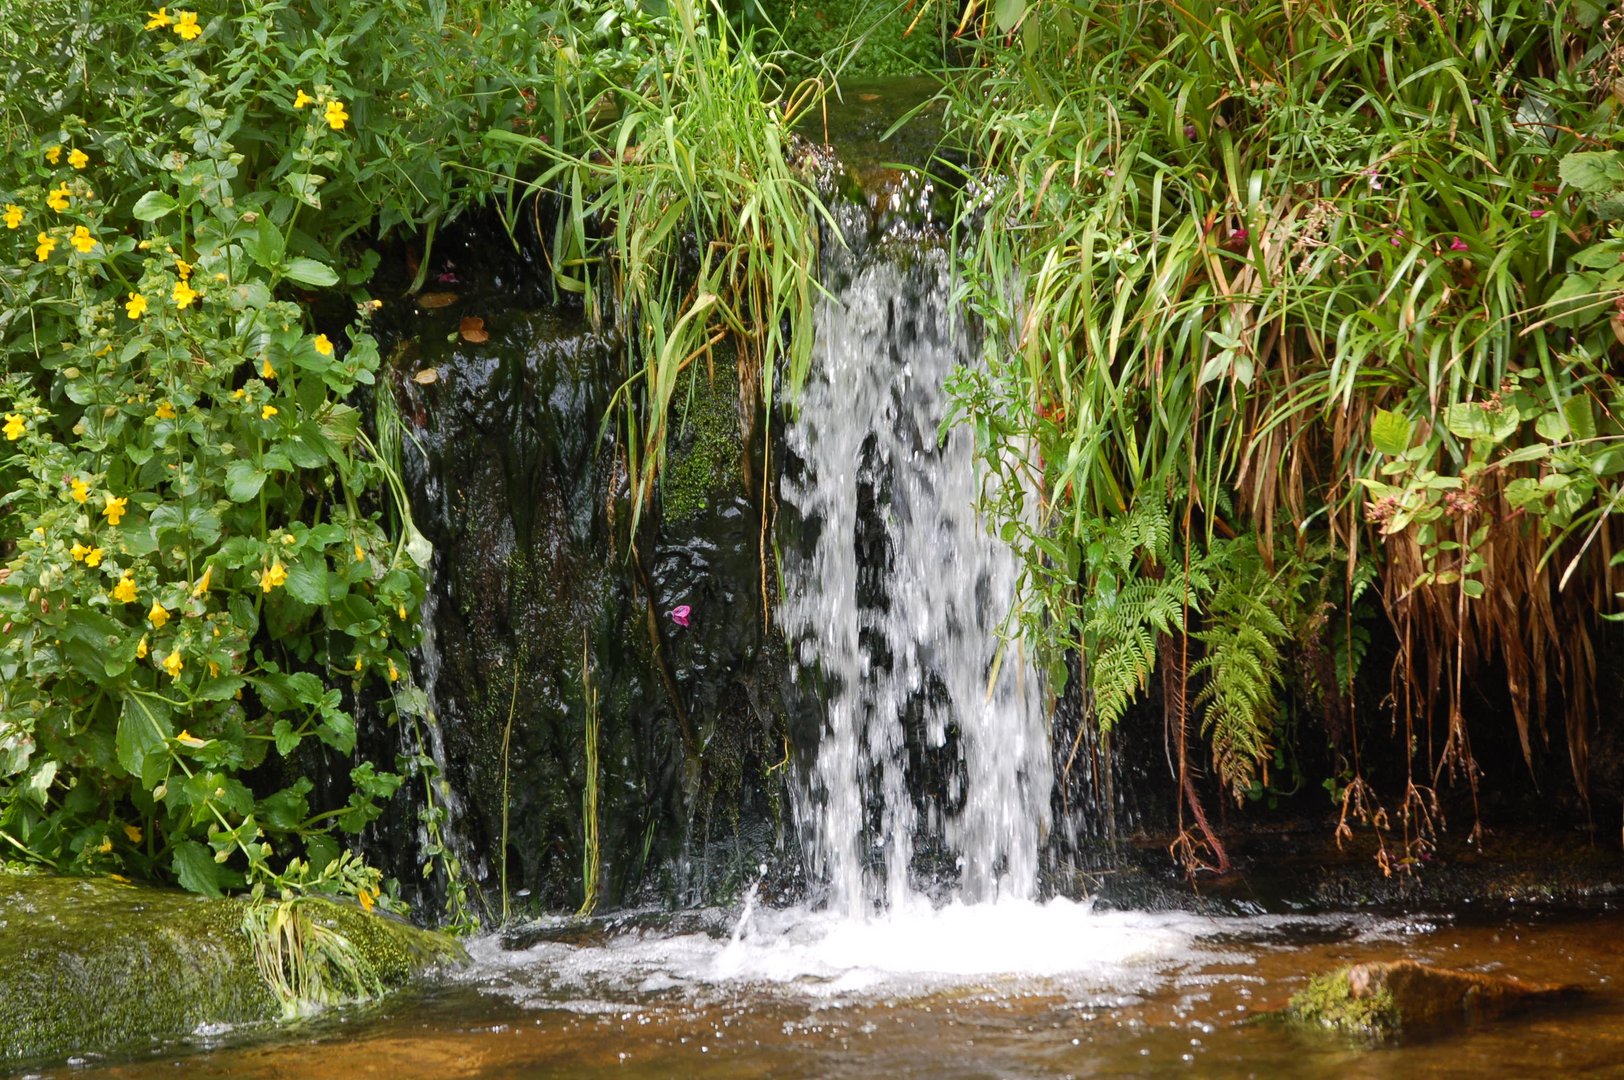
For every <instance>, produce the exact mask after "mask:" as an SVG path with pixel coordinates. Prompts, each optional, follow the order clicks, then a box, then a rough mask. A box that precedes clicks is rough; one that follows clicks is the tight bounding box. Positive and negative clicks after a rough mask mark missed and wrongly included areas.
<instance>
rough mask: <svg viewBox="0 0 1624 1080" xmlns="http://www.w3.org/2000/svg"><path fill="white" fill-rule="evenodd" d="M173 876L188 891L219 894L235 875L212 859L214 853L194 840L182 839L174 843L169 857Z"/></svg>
mask: <svg viewBox="0 0 1624 1080" xmlns="http://www.w3.org/2000/svg"><path fill="white" fill-rule="evenodd" d="M171 863H172V865H173V866H174V868H175V878H176V880H178V881H179V882H180V887H181V888H183V889H185V890H187V891H188V892H195V893H202V894H203V895H204V896H219V895H220V891H221V890H222V889H223V888H225V887H226V886H228V885H231V884H233V883H234V881H233V879H234V878H236V875H235V874H233V873H232V872H231V871H229V870H227V869H226V868H225V867H224V866H221V865H220V864H219V863H217V862H215V861H214V854H213V853H212V852H211V851H209V849H208V848H206V847H204V846H203V845H202V844H200V843H198V842H197V841H196V840H182V841H181V842H180V843H178V844H176V845H175V853H174V856H173V857H172V859H171Z"/></svg>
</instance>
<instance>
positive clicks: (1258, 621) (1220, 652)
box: [1190, 539, 1298, 799]
mask: <svg viewBox="0 0 1624 1080" xmlns="http://www.w3.org/2000/svg"><path fill="white" fill-rule="evenodd" d="M1205 562H1206V564H1207V566H1208V568H1209V569H1210V571H1211V572H1212V574H1213V575H1214V577H1215V579H1216V580H1217V583H1218V584H1217V588H1216V589H1215V590H1214V591H1213V595H1212V598H1211V600H1210V601H1209V603H1208V608H1207V613H1206V627H1205V629H1203V630H1202V631H1200V632H1199V633H1196V634H1193V635H1192V637H1194V638H1195V639H1197V640H1199V641H1200V642H1201V643H1202V646H1203V653H1204V655H1203V656H1202V657H1201V659H1200V660H1198V661H1197V662H1196V663H1195V664H1194V665H1193V666H1192V667H1191V669H1190V673H1191V675H1192V676H1199V677H1200V678H1201V679H1202V686H1201V690H1200V691H1199V692H1198V693H1197V694H1196V698H1195V707H1196V708H1197V709H1198V710H1200V711H1201V713H1202V721H1201V730H1202V733H1203V734H1204V735H1206V736H1207V738H1208V739H1209V740H1210V741H1211V743H1212V752H1213V759H1214V761H1215V762H1216V764H1217V767H1218V775H1219V777H1220V779H1222V780H1223V781H1224V782H1225V783H1226V784H1228V785H1229V787H1230V789H1231V790H1232V791H1233V792H1234V793H1235V797H1236V798H1237V799H1239V798H1240V797H1241V796H1242V795H1243V794H1244V792H1245V791H1246V789H1247V788H1248V787H1250V786H1251V785H1252V781H1253V779H1254V777H1255V776H1256V773H1257V764H1258V762H1259V761H1261V760H1263V759H1264V758H1265V757H1267V755H1268V754H1269V751H1270V741H1269V739H1270V736H1271V735H1272V734H1273V731H1274V722H1275V717H1276V716H1277V714H1278V711H1279V706H1278V704H1277V701H1278V695H1279V692H1280V691H1281V690H1282V689H1283V687H1284V682H1285V680H1284V676H1283V673H1282V669H1281V660H1280V649H1281V646H1282V645H1283V644H1284V643H1285V642H1286V641H1287V640H1289V639H1290V638H1291V637H1292V633H1293V632H1292V628H1291V626H1289V625H1288V621H1287V620H1288V618H1289V619H1291V621H1292V622H1296V621H1297V619H1296V615H1297V612H1298V604H1297V596H1296V593H1295V590H1293V589H1290V588H1287V587H1286V584H1285V583H1283V582H1282V581H1281V579H1280V578H1279V577H1277V576H1273V575H1270V574H1269V573H1268V571H1267V569H1266V568H1265V567H1264V565H1263V560H1262V559H1261V558H1260V557H1259V555H1258V551H1257V546H1256V544H1255V543H1252V542H1251V541H1250V540H1245V539H1242V540H1234V541H1228V542H1225V543H1223V544H1217V545H1214V546H1213V547H1212V549H1211V550H1210V552H1209V554H1208V557H1207V559H1206V560H1205Z"/></svg>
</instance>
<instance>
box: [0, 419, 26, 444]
mask: <svg viewBox="0 0 1624 1080" xmlns="http://www.w3.org/2000/svg"><path fill="white" fill-rule="evenodd" d="M26 430H28V425H27V424H26V423H24V422H23V415H22V413H6V426H5V427H4V428H0V431H4V432H5V433H6V441H7V442H16V441H17V440H18V439H20V438H22V437H23V432H24V431H26Z"/></svg>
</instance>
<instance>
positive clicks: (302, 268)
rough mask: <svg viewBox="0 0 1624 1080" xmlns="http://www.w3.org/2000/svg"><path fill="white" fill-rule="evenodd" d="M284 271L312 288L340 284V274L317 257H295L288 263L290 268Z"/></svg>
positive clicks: (294, 279) (287, 275)
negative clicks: (318, 260)
mask: <svg viewBox="0 0 1624 1080" xmlns="http://www.w3.org/2000/svg"><path fill="white" fill-rule="evenodd" d="M283 273H284V274H285V275H286V277H287V278H288V279H289V280H291V281H297V282H298V283H299V284H301V285H309V286H311V287H312V288H317V289H325V288H327V287H328V286H329V285H337V284H338V274H337V273H336V272H335V271H334V270H333V268H332V267H330V266H328V265H327V264H326V263H319V262H317V261H316V260H315V259H306V258H298V259H294V260H293V261H292V262H290V263H288V268H287V269H286V270H285V271H283Z"/></svg>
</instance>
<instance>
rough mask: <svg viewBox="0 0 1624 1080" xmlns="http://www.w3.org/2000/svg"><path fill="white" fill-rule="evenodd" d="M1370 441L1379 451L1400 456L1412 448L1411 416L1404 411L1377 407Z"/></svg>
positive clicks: (1392, 455)
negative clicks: (1392, 410)
mask: <svg viewBox="0 0 1624 1080" xmlns="http://www.w3.org/2000/svg"><path fill="white" fill-rule="evenodd" d="M1370 442H1371V445H1372V446H1374V447H1375V448H1376V450H1377V452H1378V453H1382V454H1386V455H1387V456H1388V457H1398V456H1399V455H1400V454H1402V453H1404V451H1406V450H1408V449H1409V448H1410V418H1409V417H1407V416H1405V415H1404V414H1403V413H1399V412H1391V411H1389V410H1387V409H1377V410H1376V419H1375V420H1373V421H1371V424H1370Z"/></svg>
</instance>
